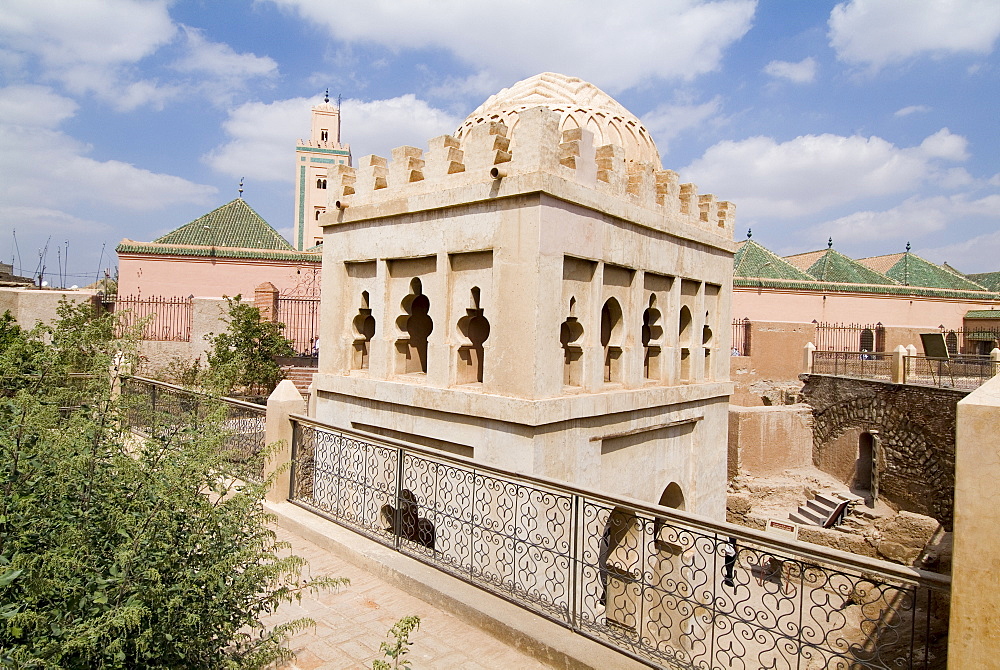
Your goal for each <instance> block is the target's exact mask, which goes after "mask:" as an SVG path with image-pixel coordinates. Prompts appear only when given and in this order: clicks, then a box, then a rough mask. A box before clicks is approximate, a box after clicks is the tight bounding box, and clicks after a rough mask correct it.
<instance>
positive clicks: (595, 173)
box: [326, 107, 736, 239]
mask: <svg viewBox="0 0 1000 670" xmlns="http://www.w3.org/2000/svg"><path fill="white" fill-rule="evenodd" d="M539 175H544V176H545V177H555V178H556V179H557V180H561V181H562V182H565V183H566V184H569V185H571V186H572V185H575V186H576V188H577V190H579V191H581V192H582V191H588V192H589V193H590V196H589V197H590V198H591V199H592V200H594V201H596V202H601V203H607V202H609V201H611V200H617V201H618V202H619V204H623V205H626V206H628V207H630V208H636V207H638V208H640V209H642V210H646V211H647V212H652V213H655V215H656V216H657V217H660V218H661V219H663V220H665V221H666V222H670V223H676V224H683V225H690V226H695V227H697V228H699V229H702V230H705V231H710V232H712V233H714V234H716V235H719V236H721V237H724V238H727V239H732V234H733V225H734V216H735V209H736V208H735V205H733V204H732V203H730V202H727V201H717V200H716V199H715V196H713V195H710V194H699V193H698V190H697V187H696V186H695V185H694V184H681V183H679V179H678V175H677V173H676V172H674V171H673V170H664V169H661V168H660V167H659V165H655V164H651V163H643V162H638V161H632V160H627V159H626V151H625V149H624V148H622V147H621V146H619V145H616V144H604V145H602V146H595V144H594V134H593V133H592V132H591V131H590V130H588V129H585V128H572V129H568V130H560V129H559V115H558V114H557V113H555V112H553V111H551V110H549V109H547V108H545V107H535V108H532V109H528V110H524V111H522V112H521V113H520V114H519V115H518V122H517V125H516V126H515V127H514V129H513V131H511V130H510V129H509V128H508V127H507V126H506V125H505V124H504V123H503V121H496V122H490V123H482V124H478V125H474V126H472V127H470V128H468V129H466V130H465V132H464V134H463V136H462V138H461V139H458V138H456V137H454V136H451V135H442V136H440V137H436V138H434V139H432V140H431V141H430V142H429V147H428V149H427V150H426V151H424V150H422V149H419V148H417V147H411V146H402V147H397V148H395V149H393V150H392V157H391V160H386V158H384V157H381V156H365V157H363V158H362V159H361V160H360V161H359V162H358V166H357V167H356V168H354V167H348V166H346V165H337V166H334V167H333V168H331V170H330V175H329V177H330V180H331V182H332V183H331V184H330V194H329V198H330V203H331V210H330V211H333V207H332V206H333V205H337V204H338V203H339V206H340V208H341V209H345V208H347V207H355V208H356V207H361V206H365V205H375V206H377V205H379V204H381V203H384V202H387V201H390V200H392V201H397V200H398V199H400V198H403V199H407V198H413V197H417V196H422V195H427V194H438V197H437V200H438V201H439V204H448V203H447V201H448V197H447V196H446V195H445V194H446V193H447V192H448V191H449V190H451V189H463V190H464V192H463V194H462V195H461V196H458V195H457V194H456V197H455V198H454V204H459V203H461V202H463V201H469V200H470V199H475V200H481V199H483V198H485V197H503V196H504V195H508V194H514V193H518V192H525V190H526V189H529V188H530V186H529V184H528V181H529V180H531V179H535V180H536V181H537V179H538V178H539ZM580 187H583V189H580ZM470 188H471V189H472V190H471V191H470V190H469V189H470ZM477 188H478V189H479V190H478V191H477V190H476V189H477ZM536 190H537V188H536ZM477 193H478V195H477ZM336 220H337V218H336V215H327V219H326V223H335V222H336ZM664 225H665V227H669V225H667V224H666V223H665V224H664ZM657 227H659V226H657Z"/></svg>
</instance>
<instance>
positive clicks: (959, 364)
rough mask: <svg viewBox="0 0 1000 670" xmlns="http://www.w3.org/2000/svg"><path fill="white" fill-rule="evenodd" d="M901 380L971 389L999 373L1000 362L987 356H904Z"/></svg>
mask: <svg viewBox="0 0 1000 670" xmlns="http://www.w3.org/2000/svg"><path fill="white" fill-rule="evenodd" d="M903 365H904V373H903V379H904V380H905V382H906V383H907V384H921V385H926V386H938V387H944V388H956V389H963V390H970V391H971V390H975V389H977V388H979V387H980V386H982V385H983V384H984V383H985V382H986V380H988V379H990V378H991V377H993V376H994V375H996V374H997V373H1000V362H996V361H992V360H990V358H989V356H956V357H954V358H928V357H927V356H907V357H905V358H904V359H903Z"/></svg>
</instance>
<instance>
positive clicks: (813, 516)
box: [792, 506, 826, 526]
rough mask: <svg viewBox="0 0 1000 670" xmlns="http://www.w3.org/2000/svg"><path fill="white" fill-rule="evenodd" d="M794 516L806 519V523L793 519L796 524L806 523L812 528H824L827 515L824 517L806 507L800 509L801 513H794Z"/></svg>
mask: <svg viewBox="0 0 1000 670" xmlns="http://www.w3.org/2000/svg"><path fill="white" fill-rule="evenodd" d="M792 514H793V515H796V516H798V517H799V518H801V519H804V521H797V520H796V519H792V521H796V523H805V524H808V525H812V526H822V525H823V523H824V522H825V521H826V515H823V514H821V513H820V512H817V511H816V510H814V509H811V508H809V507H805V506H802V507H799V511H798V512H793V513H792Z"/></svg>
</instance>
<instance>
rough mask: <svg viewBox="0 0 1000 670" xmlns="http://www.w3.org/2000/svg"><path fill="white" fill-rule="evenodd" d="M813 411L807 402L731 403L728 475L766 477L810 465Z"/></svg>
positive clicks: (811, 460) (811, 459)
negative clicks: (742, 405) (804, 403)
mask: <svg viewBox="0 0 1000 670" xmlns="http://www.w3.org/2000/svg"><path fill="white" fill-rule="evenodd" d="M812 464H813V458H812V411H811V409H810V408H809V406H808V405H785V406H782V407H738V406H736V405H732V406H730V407H729V466H728V474H729V477H730V478H732V477H736V476H738V475H743V474H746V475H751V476H754V477H766V476H768V475H777V474H780V473H781V472H783V471H784V470H788V469H790V468H801V467H806V466H811V465H812Z"/></svg>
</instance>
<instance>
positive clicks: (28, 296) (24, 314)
mask: <svg viewBox="0 0 1000 670" xmlns="http://www.w3.org/2000/svg"><path fill="white" fill-rule="evenodd" d="M95 295H97V292H96V291H90V290H86V289H82V290H75V291H59V290H55V289H30V288H29V289H23V288H0V314H3V313H4V312H6V311H10V313H11V316H13V317H14V319H15V320H16V321H17V323H18V325H20V326H21V327H22V328H34V327H35V325H36V324H38V323H39V322H41V323H52V322H53V321H55V320H56V319H57V318H58V317H57V315H56V309H57V308H58V307H59V301H60V300H63V299H64V298H65V299H66V300H69V301H71V302H81V301H85V300H92V299H93V297H94V296H95Z"/></svg>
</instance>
